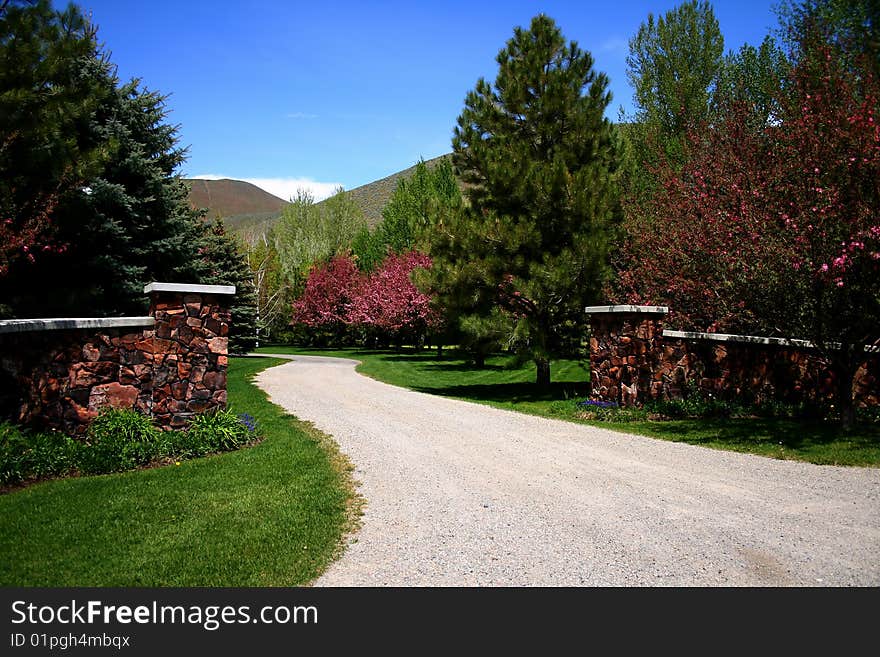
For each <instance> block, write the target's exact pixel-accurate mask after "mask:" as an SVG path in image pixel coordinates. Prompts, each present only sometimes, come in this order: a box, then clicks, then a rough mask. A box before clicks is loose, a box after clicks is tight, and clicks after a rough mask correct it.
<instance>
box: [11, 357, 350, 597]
mask: <svg viewBox="0 0 880 657" xmlns="http://www.w3.org/2000/svg"><path fill="white" fill-rule="evenodd" d="M281 362H283V361H279V360H276V359H247V358H231V359H230V365H229V377H228V390H229V399H230V407H231V408H232V409H233V410H235V411H237V412H247V413H250V414H251V415H253V416H254V417H256V419H257V421H258V423H259V426H260V429H261V431H262V433H263V434H264V436H265V439H264V440H263V441H262V442H261V443H259V444H258V445H256V446H254V447H251V448H247V449H243V450H240V451H237V452H230V453H226V454H222V455H217V456H211V457H207V458H202V459H194V460H191V461H183V462H181V464H180V465H179V466H174V465H171V466H167V467H161V468H152V469H146V470H138V471H134V472H126V473H121V474H114V475H104V476H97V477H81V478H73V479H60V480H55V481H48V482H44V483H41V484H36V485H34V486H30V487H28V488H26V489H24V490H20V491H17V492H14V493H10V494H7V495H2V496H0V554H2V556H3V558H2V560H0V585H3V586H298V585H303V584H307V583H309V582H310V581H311V580H313V579H314V578H315V577H317V576H318V575H320V574H321V572H323V570H324V569H325V568H326V567H327V565H329V563H330V562H331V561H332V560H333V559H334V558H335V557H337V556H338V554H339V552H340V551H341V549H342V537H343V536H344V534H345V533H346V532H347V531H350V530H351V529H353V527H354V525H355V523H356V518H357V507H358V504H359V499H358V498H357V496H356V495H355V493H354V488H353V483H352V481H351V478H350V472H351V467H350V465H349V464H348V463H347V461H346V460H345V458H344V457H343V456H342V455H340V454H339V453H338V451H336V448H335V444H334V443H332V441H330V440H329V439H328V438H327V436H325V435H324V434H321V433H320V432H318V431H316V430H315V429H313V428H312V427H311V426H310V425H308V424H306V423H304V422H301V421H299V420H297V419H296V418H294V417H293V416H291V415H288V414H287V413H286V412H285V411H284V410H283V409H281V408H279V407H278V406H275V405H274V404H271V403H270V402H269V401H268V400H267V399H266V396H265V394H264V393H263V392H262V391H260V390H259V389H258V388H256V386H255V385H253V384H252V383H251V382H250V379H251V377H252V376H253V375H254V374H256V373H257V372H259V371H260V370H262V369H265V368H267V367H270V366H272V365H277V364H280V363H281Z"/></svg>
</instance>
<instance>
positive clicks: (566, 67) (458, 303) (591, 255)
mask: <svg viewBox="0 0 880 657" xmlns="http://www.w3.org/2000/svg"><path fill="white" fill-rule="evenodd" d="M497 61H498V64H499V71H498V75H497V77H496V79H495V83H494V85H492V84H490V83H489V82H487V81H486V80H484V79H480V80H479V81H478V82H477V85H476V88H475V89H474V90H473V91H471V92H469V93H468V94H467V97H466V99H465V108H464V110H463V112H462V114H461V116H460V117H459V118H458V126H457V127H456V129H455V133H454V137H453V164H454V167H455V169H456V172H457V173H458V175H459V177H460V178H461V179H462V180H463V182H464V183H465V185H466V190H467V191H466V194H467V197H468V201H469V203H468V204H466V206H465V207H463V208H462V209H461V210H459V211H446V212H445V213H444V214H445V216H441V218H440V219H439V220H438V224H437V226H436V229H435V230H434V231H432V236H431V245H430V254H431V256H432V257H433V259H434V266H433V268H432V272H434V273H433V287H434V288H435V289H436V291H437V292H439V294H440V295H441V302H442V304H443V305H444V306H445V307H446V308H447V309H448V310H449V311H450V312H451V314H452V315H453V316H455V317H457V319H458V324H459V326H460V327H461V328H463V329H465V330H470V332H472V333H474V334H486V333H487V332H486V331H478V330H476V328H475V325H478V324H481V323H486V322H488V323H491V324H492V325H497V324H498V314H499V310H500V311H501V312H502V313H503V314H504V315H505V316H506V317H507V318H509V321H510V322H511V326H512V333H511V334H510V335H509V336H508V337H507V341H508V343H509V344H510V345H511V346H515V347H516V348H517V349H518V350H519V351H520V352H522V353H523V354H527V355H528V356H529V357H530V358H532V359H533V360H534V362H535V364H536V368H537V377H536V379H537V383H538V384H539V385H548V384H549V383H550V358H551V357H554V356H557V355H560V354H562V353H565V352H571V351H572V350H574V349H575V348H577V347H579V346H580V344H581V342H582V340H583V339H584V338H585V336H586V326H585V316H584V312H583V309H584V306H585V305H588V304H589V303H591V302H595V301H597V300H598V298H599V295H600V290H601V286H602V283H603V280H604V278H605V276H606V273H607V270H608V265H607V261H608V251H609V241H610V239H611V238H612V237H613V233H614V231H615V226H616V224H617V221H618V219H619V217H618V214H619V213H618V207H617V194H616V151H617V138H616V133H615V130H614V127H613V125H612V124H611V123H610V122H609V121H608V120H607V119H606V118H605V116H604V112H605V109H606V107H607V106H608V103H609V102H610V100H611V94H610V93H609V92H608V90H607V87H608V79H607V77H606V76H605V75H604V74H602V73H597V72H595V71H594V70H593V58H592V56H591V55H590V54H589V53H588V52H585V51H583V50H581V49H580V47H579V46H578V45H577V43H575V42H573V41H572V42H569V43H568V44H566V42H565V39H564V38H563V35H562V33H561V32H560V30H559V29H558V28H557V26H556V24H555V23H554V21H553V20H552V19H550V18H548V17H547V16H544V15H539V16H537V17H535V18H534V19H532V22H531V26H530V28H529V29H528V30H525V29H523V28H516V29H515V30H514V36H513V38H512V39H510V40H509V41H508V42H507V45H506V47H505V48H503V49H502V50H501V51H500V52H499V54H498V57H497Z"/></svg>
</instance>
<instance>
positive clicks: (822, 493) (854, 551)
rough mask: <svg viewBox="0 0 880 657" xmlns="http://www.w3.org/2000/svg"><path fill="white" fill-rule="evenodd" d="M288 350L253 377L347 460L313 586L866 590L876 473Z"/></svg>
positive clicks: (873, 576) (874, 560)
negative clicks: (614, 422) (332, 545)
mask: <svg viewBox="0 0 880 657" xmlns="http://www.w3.org/2000/svg"><path fill="white" fill-rule="evenodd" d="M355 365H356V362H355V361H352V360H345V359H337V358H324V357H309V356H296V357H294V358H293V360H292V362H290V363H287V364H284V365H280V366H278V367H273V368H270V369H268V370H264V371H263V372H261V373H260V374H259V375H258V377H257V382H258V384H259V386H260V387H261V388H262V389H263V390H265V391H266V392H268V393H269V395H270V397H271V399H272V401H273V402H275V403H276V404H280V405H281V406H283V407H284V408H286V409H287V410H289V411H290V412H292V413H294V414H295V415H296V416H297V417H299V418H302V419H304V420H310V421H312V422H314V424H315V425H316V426H317V427H318V428H319V429H321V430H322V431H324V432H326V433H329V434H331V435H332V436H333V437H334V438H335V439H336V441H337V442H338V443H339V445H340V447H341V449H342V451H343V452H345V453H346V454H347V455H348V457H349V458H350V459H351V461H352V462H353V463H354V464H355V478H356V479H357V480H358V481H360V482H361V486H360V492H361V494H362V495H363V496H364V497H365V498H366V509H365V513H364V516H363V518H362V521H363V526H362V528H361V529H360V531H359V532H357V534H356V535H354V536H352V537H350V538H349V540H350V544H349V545H348V546H347V548H346V550H345V553H344V555H343V556H342V558H341V559H340V560H339V561H337V562H336V563H334V564H333V565H332V566H331V567H330V568H329V569H328V571H327V572H326V573H325V574H324V575H323V576H322V577H321V578H319V579H318V580H317V582H316V584H317V585H326V586H533V585H534V586H877V585H880V469H876V468H841V467H833V466H817V465H810V464H806V463H797V462H789V461H778V460H773V459H769V458H764V457H759V456H751V455H744V454H735V453H732V452H722V451H716V450H712V449H706V448H701V447H695V446H691V445H684V444H677V443H670V442H666V441H661V440H654V439H651V438H645V437H641V436H633V435H628V434H622V433H616V432H611V431H606V430H603V429H597V428H593V427H589V426H582V425H575V424H570V423H566V422H561V421H556V420H548V419H543V418H539V417H533V416H529V415H522V414H519V413H513V412H509V411H503V410H499V409H495V408H490V407H487V406H483V405H478V404H471V403H468V402H462V401H456V400H452V399H445V398H442V397H436V396H432V395H426V394H422V393H417V392H411V391H409V390H405V389H403V388H397V387H394V386H390V385H386V384H384V383H379V382H377V381H374V380H372V379H369V378H367V377H364V376H361V375H359V374H357V373H356V372H355V371H354V368H355Z"/></svg>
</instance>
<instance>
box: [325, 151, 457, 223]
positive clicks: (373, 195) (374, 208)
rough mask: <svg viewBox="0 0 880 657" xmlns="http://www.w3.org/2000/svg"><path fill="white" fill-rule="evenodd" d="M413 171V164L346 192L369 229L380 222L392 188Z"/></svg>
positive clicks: (431, 164)
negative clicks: (360, 212) (362, 214)
mask: <svg viewBox="0 0 880 657" xmlns="http://www.w3.org/2000/svg"><path fill="white" fill-rule="evenodd" d="M446 157H450V155H449V154H447V155H440V156H439V157H435V158H432V159H430V160H425V164H426V165H427V166H428V167H429V168H432V167H434V166H436V165H437V163H438V162H439V161H440V160H442V159H443V158H446ZM415 169H416V165H415V164H414V165H413V166H411V167H409V168H408V169H404V170H403V171H398V172H397V173H392V174H391V175H390V176H385V177H384V178H380V179H379V180H376V181H373V182H371V183H367V184H366V185H361V186H360V187H355V188H354V189H351V190H347V191H348V193H349V194H351V197H352V200H353V201H354V202H355V203H356V204H357V205H358V207H360V209H361V211H362V212H363V213H364V218H365V219H366V220H367V223H368V224H369V225H370V227H371V228H372V227H373V226H375V225H376V224H378V223H379V222H380V221H382V209H383V208H384V207H385V206H386V205H387V203H388V201H389V200H390V199H391V194H392V193H394V188H395V187H397V181H398V180H400V179H401V178H409V177H410V176H412V175H413V173H414V172H415ZM318 205H320V203H318Z"/></svg>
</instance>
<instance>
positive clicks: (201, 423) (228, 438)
mask: <svg viewBox="0 0 880 657" xmlns="http://www.w3.org/2000/svg"><path fill="white" fill-rule="evenodd" d="M186 433H187V434H189V438H190V440H191V441H192V442H193V443H199V444H201V445H203V446H204V448H205V450H206V451H207V452H227V451H230V450H233V449H238V448H239V447H241V446H242V445H245V444H247V443H248V442H250V441H251V440H253V439H254V432H253V431H251V430H250V429H249V428H248V427H247V425H246V424H245V423H244V422H243V421H242V420H241V418H239V417H238V415H236V414H235V413H233V412H232V411H230V410H228V409H223V410H215V411H210V412H207V413H201V414H199V415H196V416H195V417H194V418H193V419H192V422H190V424H189V427H188V428H187V431H186Z"/></svg>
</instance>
